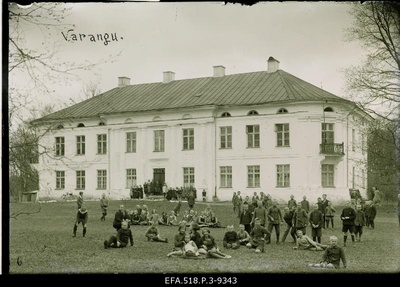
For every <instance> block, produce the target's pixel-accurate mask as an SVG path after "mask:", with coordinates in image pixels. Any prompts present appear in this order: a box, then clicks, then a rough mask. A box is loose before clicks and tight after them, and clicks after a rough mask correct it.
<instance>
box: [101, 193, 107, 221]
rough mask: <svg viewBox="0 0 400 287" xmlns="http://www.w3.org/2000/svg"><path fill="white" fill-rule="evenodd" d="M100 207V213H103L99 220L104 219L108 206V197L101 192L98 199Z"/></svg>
mask: <svg viewBox="0 0 400 287" xmlns="http://www.w3.org/2000/svg"><path fill="white" fill-rule="evenodd" d="M100 208H101V213H102V214H103V216H102V217H100V220H101V221H106V215H107V208H108V199H107V198H106V194H105V193H103V195H102V196H101V199H100Z"/></svg>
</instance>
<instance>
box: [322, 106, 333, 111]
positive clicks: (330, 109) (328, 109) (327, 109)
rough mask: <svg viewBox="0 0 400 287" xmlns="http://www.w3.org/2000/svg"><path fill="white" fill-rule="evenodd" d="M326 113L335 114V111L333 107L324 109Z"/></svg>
mask: <svg viewBox="0 0 400 287" xmlns="http://www.w3.org/2000/svg"><path fill="white" fill-rule="evenodd" d="M324 112H333V109H332V108H331V107H326V108H325V109H324Z"/></svg>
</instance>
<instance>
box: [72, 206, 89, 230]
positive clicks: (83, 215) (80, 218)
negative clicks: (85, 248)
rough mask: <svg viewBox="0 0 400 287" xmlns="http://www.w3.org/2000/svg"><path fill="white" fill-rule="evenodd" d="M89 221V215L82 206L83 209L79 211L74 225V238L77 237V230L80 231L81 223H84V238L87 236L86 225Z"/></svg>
mask: <svg viewBox="0 0 400 287" xmlns="http://www.w3.org/2000/svg"><path fill="white" fill-rule="evenodd" d="M87 221H88V213H87V210H86V207H85V205H82V207H81V208H79V209H78V213H77V214H76V220H75V224H74V234H73V235H72V237H76V230H77V229H78V225H79V223H82V227H83V237H85V236H86V223H87Z"/></svg>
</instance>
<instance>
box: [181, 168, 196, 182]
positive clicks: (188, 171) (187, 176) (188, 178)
mask: <svg viewBox="0 0 400 287" xmlns="http://www.w3.org/2000/svg"><path fill="white" fill-rule="evenodd" d="M183 186H184V187H189V186H194V167H184V168H183Z"/></svg>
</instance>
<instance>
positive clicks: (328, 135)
mask: <svg viewBox="0 0 400 287" xmlns="http://www.w3.org/2000/svg"><path fill="white" fill-rule="evenodd" d="M334 142H335V132H334V124H327V123H322V143H324V144H333V143H334Z"/></svg>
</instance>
